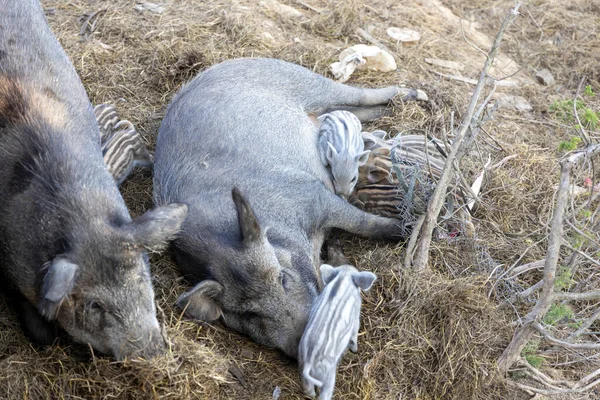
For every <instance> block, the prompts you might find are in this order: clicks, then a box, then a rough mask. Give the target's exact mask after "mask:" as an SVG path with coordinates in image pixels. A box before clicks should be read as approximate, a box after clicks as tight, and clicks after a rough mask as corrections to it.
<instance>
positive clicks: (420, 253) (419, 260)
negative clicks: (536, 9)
mask: <svg viewBox="0 0 600 400" xmlns="http://www.w3.org/2000/svg"><path fill="white" fill-rule="evenodd" d="M520 5H521V3H518V4H517V5H516V6H515V8H513V9H512V10H510V12H509V13H508V14H507V15H506V17H505V18H504V21H502V25H501V26H500V29H499V30H498V34H497V35H496V38H495V39H494V43H493V45H492V47H491V49H490V51H489V53H488V55H487V59H486V61H485V64H484V66H483V69H482V71H481V75H480V77H479V81H478V82H477V86H476V87H475V90H474V92H473V97H472V98H471V102H470V103H469V106H468V108H467V112H466V114H465V117H464V119H463V121H462V126H461V129H460V131H459V132H458V134H457V135H456V136H455V137H454V141H453V143H452V148H451V151H450V154H449V155H448V158H447V159H446V164H445V167H444V171H443V173H442V176H441V177H440V179H439V181H438V183H437V185H436V188H435V191H434V194H433V196H432V198H431V200H430V201H429V204H428V205H427V212H426V214H425V218H424V220H423V225H422V226H421V229H419V230H417V229H415V230H414V231H413V233H412V235H414V236H415V237H419V236H420V237H419V239H418V242H417V244H416V253H415V256H414V257H413V258H412V259H411V260H410V262H409V263H406V264H405V266H406V267H408V266H412V267H414V268H416V269H423V268H425V267H426V266H427V262H428V258H429V248H430V246H431V236H432V234H433V229H434V228H435V225H436V223H437V218H438V216H439V214H440V211H441V209H442V206H443V204H444V199H445V197H446V192H447V190H448V185H449V183H450V179H451V175H452V172H453V170H454V168H453V163H454V160H455V159H456V157H457V154H458V151H459V149H460V147H461V145H462V142H463V138H464V136H465V134H466V132H467V130H468V129H469V128H470V127H471V126H472V125H473V120H472V119H473V114H474V112H475V108H476V106H477V102H478V101H479V96H480V95H481V92H482V91H483V87H484V86H485V83H486V79H487V77H488V72H489V70H490V67H491V66H492V63H493V61H494V57H495V56H496V53H497V51H498V48H499V46H500V42H501V41H502V36H503V35H504V31H505V30H506V28H507V27H508V26H509V25H510V24H511V23H512V21H513V20H514V19H515V17H516V16H517V15H518V12H519V7H520ZM412 235H411V241H412Z"/></svg>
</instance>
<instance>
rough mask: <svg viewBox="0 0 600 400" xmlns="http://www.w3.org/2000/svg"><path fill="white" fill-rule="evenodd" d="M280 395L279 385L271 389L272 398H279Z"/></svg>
mask: <svg viewBox="0 0 600 400" xmlns="http://www.w3.org/2000/svg"><path fill="white" fill-rule="evenodd" d="M280 396H281V388H280V387H279V386H275V390H273V400H279V397H280Z"/></svg>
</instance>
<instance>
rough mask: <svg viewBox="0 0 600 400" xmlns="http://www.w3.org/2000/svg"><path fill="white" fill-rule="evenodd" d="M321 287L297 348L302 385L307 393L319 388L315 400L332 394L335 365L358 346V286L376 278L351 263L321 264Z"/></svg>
mask: <svg viewBox="0 0 600 400" xmlns="http://www.w3.org/2000/svg"><path fill="white" fill-rule="evenodd" d="M321 276H322V278H323V282H324V283H325V285H326V286H325V289H323V292H322V293H321V294H320V295H319V297H317V300H316V301H315V304H314V305H313V307H312V310H311V313H310V318H309V320H308V324H307V325H306V329H305V331H304V334H303V335H302V339H301V340H300V346H299V349H298V365H299V367H300V373H301V379H302V388H303V390H304V393H305V394H306V395H307V396H311V397H312V396H314V395H315V386H316V387H318V388H320V394H319V400H329V399H331V397H332V396H333V389H334V386H335V374H336V369H337V365H338V363H339V361H340V359H341V358H342V356H343V355H344V353H345V352H346V350H348V349H350V350H351V351H352V352H356V351H357V350H358V347H357V340H358V331H359V328H360V307H361V302H362V300H361V297H360V290H361V289H362V290H365V291H367V290H369V289H370V288H371V285H372V284H373V282H374V281H375V279H376V278H377V277H376V276H375V274H373V273H372V272H368V271H363V272H358V270H357V269H356V268H354V267H353V266H351V265H342V266H339V267H332V266H331V265H328V264H323V265H322V266H321Z"/></svg>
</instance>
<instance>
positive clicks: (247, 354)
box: [240, 349, 254, 360]
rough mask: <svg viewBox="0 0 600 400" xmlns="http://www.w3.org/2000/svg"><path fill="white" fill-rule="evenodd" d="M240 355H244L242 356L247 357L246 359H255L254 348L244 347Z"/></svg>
mask: <svg viewBox="0 0 600 400" xmlns="http://www.w3.org/2000/svg"><path fill="white" fill-rule="evenodd" d="M240 355H241V356H242V358H246V359H249V360H252V359H254V352H253V351H252V350H250V349H243V350H242V351H241V352H240Z"/></svg>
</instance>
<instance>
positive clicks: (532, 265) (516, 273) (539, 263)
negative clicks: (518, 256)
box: [508, 259, 546, 279]
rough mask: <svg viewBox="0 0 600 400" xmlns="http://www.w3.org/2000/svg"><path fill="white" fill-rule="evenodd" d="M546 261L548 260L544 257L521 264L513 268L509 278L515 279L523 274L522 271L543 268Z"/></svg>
mask: <svg viewBox="0 0 600 400" xmlns="http://www.w3.org/2000/svg"><path fill="white" fill-rule="evenodd" d="M545 261H546V260H545V259H544V260H538V261H534V262H531V263H528V264H523V265H519V266H518V267H516V268H515V269H513V270H512V271H511V272H512V275H511V276H510V277H509V278H508V279H514V278H516V277H517V276H519V275H521V274H522V273H525V272H527V271H531V270H532V269H538V268H542V267H543V266H544V263H545Z"/></svg>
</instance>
